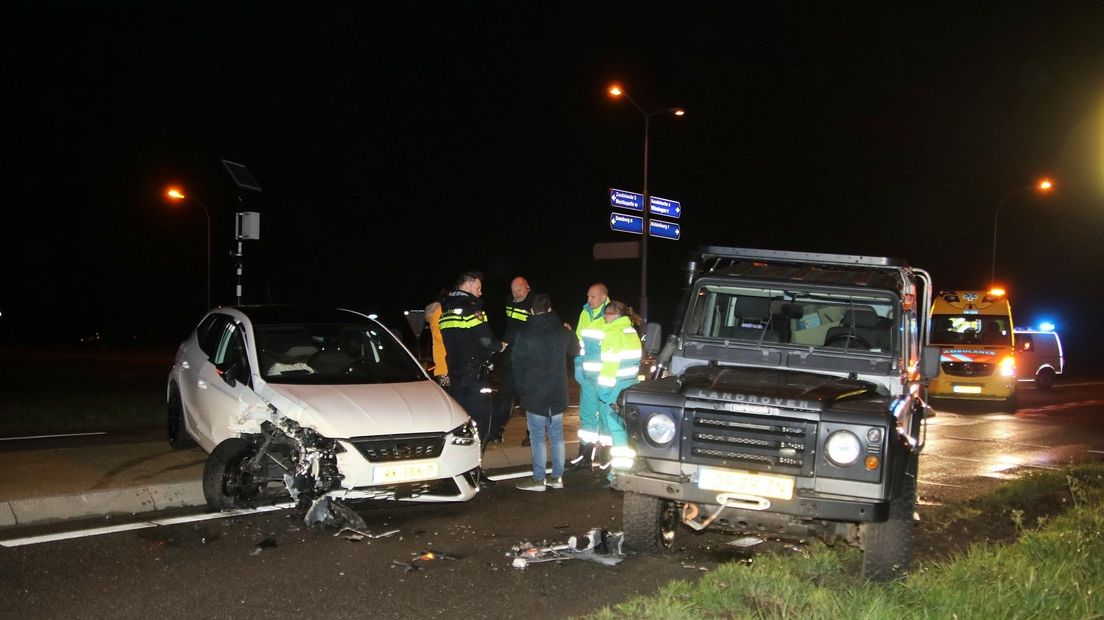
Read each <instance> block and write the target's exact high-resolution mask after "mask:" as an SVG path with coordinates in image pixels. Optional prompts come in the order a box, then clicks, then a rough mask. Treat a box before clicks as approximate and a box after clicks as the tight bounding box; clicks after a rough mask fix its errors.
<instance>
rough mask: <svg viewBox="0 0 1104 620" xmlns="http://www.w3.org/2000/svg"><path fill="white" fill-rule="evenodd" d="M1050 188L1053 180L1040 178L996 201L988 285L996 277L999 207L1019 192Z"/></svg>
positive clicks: (1042, 191)
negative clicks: (1032, 183)
mask: <svg viewBox="0 0 1104 620" xmlns="http://www.w3.org/2000/svg"><path fill="white" fill-rule="evenodd" d="M1052 189H1054V182H1052V181H1051V180H1050V179H1041V180H1040V181H1039V182H1038V183H1036V184H1035V185H1027V186H1024V187H1017V188H1016V189H1014V190H1012V191H1010V192H1008V193H1007V194H1005V195H1004V198H1001V200H1000V202H998V203H997V210H996V212H995V213H993V262H992V265H991V266H990V269H989V284H990V286H992V285H993V284H994V283H995V282H996V279H997V218H999V217H1000V212H1001V207H1003V206H1004V203H1006V202H1008V199H1009V198H1011V197H1012V196H1014V195H1016V194H1018V193H1020V192H1026V191H1028V190H1035V191H1037V192H1039V193H1040V194H1046V193H1049V192H1050V191H1051V190H1052Z"/></svg>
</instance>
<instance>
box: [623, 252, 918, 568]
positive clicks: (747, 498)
mask: <svg viewBox="0 0 1104 620" xmlns="http://www.w3.org/2000/svg"><path fill="white" fill-rule="evenodd" d="M686 276H687V280H686V289H685V293H684V295H683V298H682V300H681V302H680V305H679V310H678V312H677V313H676V319H675V323H674V325H673V326H672V327H673V330H672V333H671V334H670V335H669V336H668V337H667V341H666V343H665V344H664V346H663V350H662V351H660V352H659V355H658V356H657V365H658V368H659V371H658V372H657V377H656V380H654V381H647V382H644V383H640V384H637V385H635V386H633V387H631V388H628V389H626V390H625V391H624V392H623V393H622V396H621V398H620V400H619V402H618V409H619V411H620V413H621V416H622V418H623V419H624V420H625V422H626V426H627V428H628V431H629V436H630V444H631V448H632V449H633V450H634V451H635V457H634V458H633V459H632V460H631V463H630V462H626V461H624V460H623V461H621V462H620V464H618V463H615V464H614V475H613V486H614V488H616V489H619V490H621V491H624V493H625V494H624V508H623V524H622V525H623V528H624V530H625V544H626V546H627V547H628V548H629V549H631V550H633V551H636V552H641V553H649V552H659V551H661V550H662V549H663V548H664V547H668V546H670V545H671V543H672V541H673V539H674V533H675V530H676V528H677V525H678V523H680V522H681V523H684V524H686V525H687V526H689V527H691V528H693V529H697V530H701V529H704V528H706V527H719V528H723V529H726V530H729V531H732V532H734V533H758V534H759V535H761V536H770V537H779V538H787V537H797V538H805V537H809V536H818V537H820V538H822V539H824V540H825V541H827V542H833V541H835V540H840V539H842V540H845V541H847V542H848V543H850V544H853V545H856V546H858V547H859V548H861V549H862V550H863V575H864V576H865V577H867V578H868V579H872V580H888V579H893V578H895V577H897V576H898V575H901V574H903V573H904V572H905V571H907V569H908V565H909V562H910V560H911V556H912V528H913V510H914V506H915V503H916V473H917V465H918V461H919V453H920V450H921V448H922V447H923V439H924V436H923V428H924V418H925V415H926V411H927V405H926V403H925V397H926V381H927V378H928V377H931V376H933V375H934V374H936V372H937V371H938V363H939V355H938V349H933V348H926V347H925V345H926V342H927V340H926V338H927V334H926V330H927V325H928V312H929V309H930V308H931V299H930V297H931V290H932V284H931V278H930V276H929V275H928V274H927V273H926V272H924V271H923V270H920V269H914V268H911V267H909V266H908V265H906V264H905V263H903V262H901V261H897V260H893V259H888V258H878V257H869V256H845V255H836V254H815V253H805V252H780V251H771V250H752V249H743V248H728V247H705V248H702V249H701V251H700V252H699V253H695V254H694V255H692V256H691V257H690V258H688V259H687V262H686ZM649 335H650V336H651V338H649V340H650V341H651V342H656V341H657V340H658V338H657V335H656V334H649ZM618 465H620V467H618Z"/></svg>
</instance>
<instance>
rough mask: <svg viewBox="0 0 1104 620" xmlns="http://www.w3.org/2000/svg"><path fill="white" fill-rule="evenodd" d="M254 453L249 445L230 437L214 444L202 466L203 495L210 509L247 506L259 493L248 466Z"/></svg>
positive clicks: (258, 484)
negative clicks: (205, 462) (204, 464)
mask: <svg viewBox="0 0 1104 620" xmlns="http://www.w3.org/2000/svg"><path fill="white" fill-rule="evenodd" d="M256 453H257V449H256V448H255V447H254V446H253V444H251V443H249V442H248V441H246V440H244V439H241V438H239V437H231V438H230V439H227V440H225V441H223V442H222V443H220V444H219V445H217V446H215V449H214V450H212V451H211V455H210V456H208V457H207V465H206V466H205V467H204V468H203V498H204V499H206V500H207V507H208V508H210V509H211V510H228V509H231V508H242V507H245V506H248V505H251V504H252V502H253V500H255V499H256V498H257V497H258V496H260V494H261V483H260V482H258V481H257V479H256V476H255V473H256V472H253V471H251V470H250V469H249V468H248V467H247V464H248V461H249V460H250V459H251V458H253V455H255V454H256Z"/></svg>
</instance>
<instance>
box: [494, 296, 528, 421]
mask: <svg viewBox="0 0 1104 620" xmlns="http://www.w3.org/2000/svg"><path fill="white" fill-rule="evenodd" d="M532 308H533V300H532V299H531V298H530V296H529V282H528V281H527V280H526V279H525V278H523V277H521V276H518V277H516V278H514V279H513V280H511V281H510V299H509V301H507V302H506V328H505V330H503V333H502V339H503V340H505V341H506V342H508V343H510V344H513V342H514V340H515V339H516V338H517V335H518V332H520V331H521V328H522V327H523V326H524V325H525V323H526V322H527V321H528V320H529V317H530V316H531V315H532ZM495 370H496V371H497V372H498V393H497V395H496V396H495V400H494V414H493V415H492V417H491V429H490V437H489V441H502V431H504V430H506V423H507V422H509V421H510V413H511V412H513V410H514V402H515V401H517V390H516V389H515V387H514V371H513V355H512V354H511V352H510V349H506V351H504V352H503V353H502V354H501V355H499V356H498V363H497V364H495ZM526 439H528V435H526Z"/></svg>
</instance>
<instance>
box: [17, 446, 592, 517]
mask: <svg viewBox="0 0 1104 620" xmlns="http://www.w3.org/2000/svg"><path fill="white" fill-rule="evenodd" d="M565 443H566V444H567V450H568V453H569V455H570V453H571V450H573V449H574V448H575V446H577V442H575V441H569V442H565ZM492 451H493V453H492V454H487V455H485V456H484V465H490V466H492V467H493V468H494V470H500V469H513V468H518V467H522V466H525V465H528V464H529V463H530V452H529V448H523V447H520V446H516V447H515V446H511V447H509V448H504V447H501V446H495V447H492V448H489V449H488V452H489V453H491V452H492ZM487 461H492V462H493V463H488V462H487ZM206 503H207V500H206V499H205V498H204V497H203V483H202V481H200V480H190V481H187V482H173V483H166V484H159V485H151V486H143V487H130V488H119V489H111V490H106V491H94V492H88V493H74V494H72V495H56V496H51V497H36V498H29V499H20V500H11V501H4V502H0V530H4V529H12V528H17V527H25V526H30V525H45V524H52V523H60V522H64V521H70V520H76V519H87V518H95V517H109V516H117V515H137V514H142V513H148V512H157V511H160V510H166V509H169V508H190V507H196V506H205V505H206Z"/></svg>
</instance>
